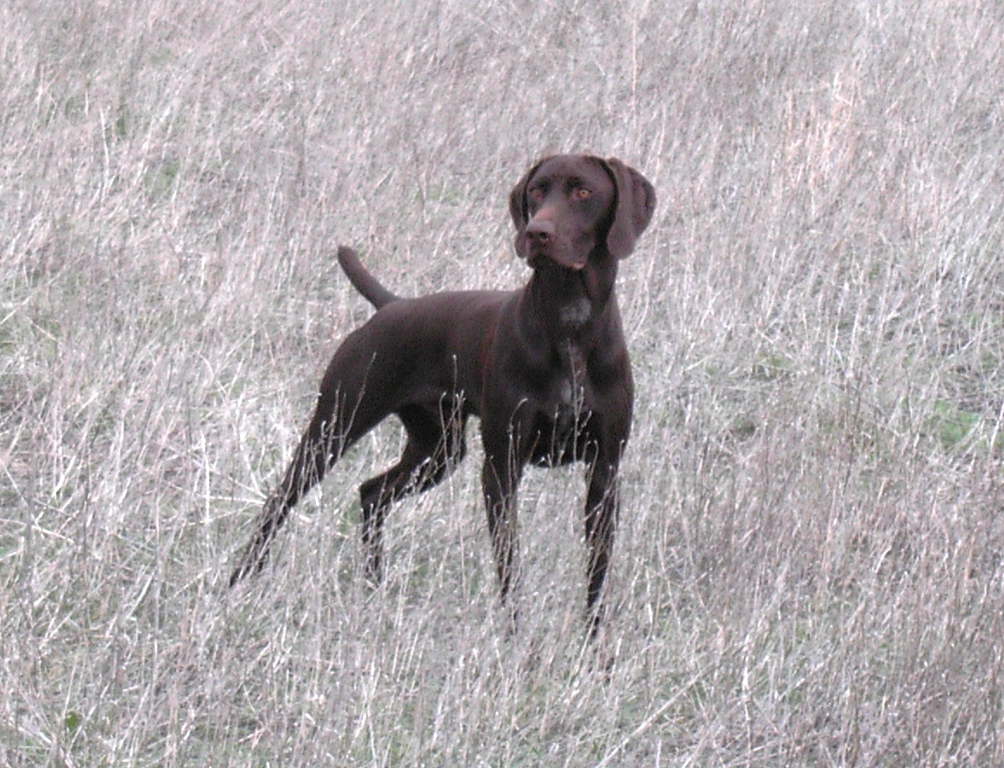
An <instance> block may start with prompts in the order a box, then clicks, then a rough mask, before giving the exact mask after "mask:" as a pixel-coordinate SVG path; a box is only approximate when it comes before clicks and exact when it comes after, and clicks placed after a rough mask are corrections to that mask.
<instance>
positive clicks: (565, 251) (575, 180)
mask: <svg viewBox="0 0 1004 768" xmlns="http://www.w3.org/2000/svg"><path fill="white" fill-rule="evenodd" d="M654 210H655V190H654V189H653V187H652V185H651V184H650V183H649V182H648V180H647V179H646V178H645V177H644V176H642V175H641V174H640V173H639V172H638V171H636V170H635V169H634V168H631V167H629V166H627V165H625V164H624V163H622V162H621V161H620V160H616V159H614V158H610V159H608V160H604V159H602V158H599V157H593V156H592V155H556V156H554V157H547V158H544V159H543V160H541V161H540V162H538V163H537V164H536V165H534V166H533V168H531V169H530V170H529V171H528V172H527V173H526V175H525V176H524V177H523V178H522V179H520V181H519V183H518V184H516V186H515V187H514V188H513V190H512V193H511V194H510V196H509V213H510V215H511V216H512V220H513V223H514V224H515V225H516V253H517V254H518V255H519V256H520V257H521V258H524V259H526V260H527V261H528V262H529V263H530V265H531V266H534V264H535V262H536V261H537V260H538V259H540V258H549V259H551V260H552V261H554V262H555V263H557V264H559V265H561V266H562V267H565V268H567V269H573V270H579V269H582V268H583V267H585V266H586V262H587V261H588V259H589V255H590V254H591V253H592V252H593V250H594V249H595V248H596V246H597V244H603V245H605V246H606V250H607V252H609V253H610V254H611V255H613V256H614V257H616V258H618V259H623V258H625V257H627V256H629V255H630V254H631V252H632V251H633V250H634V244H635V240H637V239H638V236H639V235H641V233H642V232H643V231H644V230H645V228H646V227H647V226H648V223H649V221H651V219H652V212H653V211H654Z"/></svg>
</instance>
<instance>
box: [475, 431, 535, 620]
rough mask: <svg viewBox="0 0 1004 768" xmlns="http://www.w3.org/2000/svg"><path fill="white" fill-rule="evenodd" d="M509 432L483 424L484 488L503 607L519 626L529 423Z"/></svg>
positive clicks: (489, 530) (482, 474)
mask: <svg viewBox="0 0 1004 768" xmlns="http://www.w3.org/2000/svg"><path fill="white" fill-rule="evenodd" d="M513 422H514V423H510V425H509V427H508V429H500V428H498V427H497V425H494V424H485V422H484V421H482V438H483V442H484V447H485V463H484V467H483V468H482V472H481V484H482V489H483V491H484V495H485V507H486V511H487V513H488V533H489V535H490V536H491V541H492V549H493V551H494V554H495V565H496V568H497V570H498V577H499V595H500V597H501V599H502V603H503V604H506V602H507V601H508V602H509V608H510V620H511V621H512V624H513V628H515V623H516V609H515V606H513V605H512V601H511V600H509V595H510V593H511V592H512V591H513V589H514V587H515V586H516V584H517V582H518V577H519V573H518V570H519V544H518V541H517V538H516V520H517V503H516V499H517V491H518V488H519V481H520V478H521V477H522V475H523V467H524V465H525V464H526V461H527V453H526V447H525V446H526V443H527V441H526V439H525V436H524V433H525V432H526V431H527V429H528V425H527V424H526V423H525V422H526V419H519V418H515V419H514V420H513Z"/></svg>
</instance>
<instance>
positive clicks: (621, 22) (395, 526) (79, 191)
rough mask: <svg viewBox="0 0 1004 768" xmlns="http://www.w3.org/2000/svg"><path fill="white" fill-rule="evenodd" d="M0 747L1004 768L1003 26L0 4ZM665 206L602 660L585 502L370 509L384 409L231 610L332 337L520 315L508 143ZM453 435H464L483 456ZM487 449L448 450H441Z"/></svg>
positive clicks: (774, 12) (888, 9)
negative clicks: (421, 310) (377, 286)
mask: <svg viewBox="0 0 1004 768" xmlns="http://www.w3.org/2000/svg"><path fill="white" fill-rule="evenodd" d="M0 30H2V31H0V627H2V629H0V649H2V664H0V764H4V765H10V766H28V765H32V766H34V765H48V766H91V765H93V766H98V765H109V766H112V765H114V766H118V765H137V766H146V765H157V766H164V765H166V766H171V765H212V766H231V765H233V766H245V765H247V766H265V765H272V766H274V765H332V766H417V765H428V766H442V765H455V766H540V765H548V766H550V765H554V766H587V765H611V766H612V765H631V766H681V767H682V766H802V765H804V766H919V765H925V766H927V765H930V766H941V765H945V766H948V765H953V766H954V765H973V766H995V765H1001V764H1004V741H1002V739H1004V701H1002V696H1004V679H1002V678H1004V662H1002V654H1004V639H1002V638H1004V613H1002V610H1004V559H1002V558H1004V527H1002V526H1004V524H1002V521H1001V519H1000V513H1001V509H1002V504H1004V492H1002V483H1004V477H1002V472H1004V460H1002V446H1004V435H1002V431H1004V368H1002V366H1004V258H1002V245H1004V224H1002V220H1004V218H1002V217H1004V78H1002V77H1001V73H1002V72H1004V54H1002V47H1001V46H1002V38H1004V12H1002V11H1001V6H1000V4H999V3H995V2H989V1H988V2H972V3H948V2H945V3H935V2H930V3H923V2H918V3H900V2H895V1H894V0H876V2H854V3H844V2H825V1H824V0H819V1H818V2H812V1H811V0H807V1H804V2H803V1H802V0H797V1H796V2H792V3H766V2H754V3H746V2H741V1H740V0H722V1H721V2H718V1H716V0H707V1H704V0H701V1H700V2H698V1H694V2H689V1H688V2H675V1H674V0H666V2H655V0H650V1H648V2H646V1H645V0H635V1H634V2H631V1H630V0H613V1H612V2H609V3H585V2H573V1H564V0H558V1H556V2H528V1H526V0H493V1H489V2H486V3H482V4H473V3H466V2H463V0H394V1H393V2H387V3H382V4H381V3H365V2H357V1H356V0H345V1H344V2H330V1H328V0H289V1H284V0H261V1H260V2H251V3H248V2H236V1H235V0H217V1H216V2H206V0H140V2H131V1H126V0H101V1H97V2H68V1H61V0H30V2H29V0H6V2H4V3H2V4H0ZM556 151H590V152H594V153H596V154H600V155H605V156H607V155H609V156H617V157H620V158H623V159H624V160H626V161H627V162H629V163H630V164H632V165H634V166H636V167H638V168H639V169H641V170H642V171H643V172H644V173H645V174H646V175H647V176H648V177H649V178H650V179H651V180H652V181H653V183H654V184H655V186H656V187H657V189H658V192H659V197H660V205H659V209H658V210H657V212H656V217H655V220H654V221H653V223H652V226H651V228H650V230H649V231H648V232H647V233H646V234H645V236H644V238H643V239H642V240H641V242H640V243H639V249H638V251H637V252H636V253H635V254H634V255H633V256H632V257H631V259H629V260H628V261H626V262H625V263H624V264H623V269H622V273H621V279H620V283H619V296H620V301H621V306H622V309H623V312H624V315H625V323H626V328H627V333H628V336H629V344H630V349H631V354H632V356H633V360H634V365H635V373H636V380H637V389H638V400H637V403H636V419H635V428H634V433H633V436H632V442H631V445H630V448H629V452H628V456H627V461H626V472H625V477H624V483H623V488H624V500H623V513H622V520H621V523H622V524H621V528H620V533H619V537H618V541H617V547H616V553H615V560H614V567H613V571H612V575H611V581H610V603H611V609H612V610H611V617H610V620H609V624H608V625H607V635H606V637H605V638H604V640H603V643H604V645H605V648H604V653H607V654H610V655H611V656H612V657H614V659H615V663H614V665H613V668H612V671H611V673H610V674H609V676H607V675H604V674H602V673H601V672H600V671H597V669H596V664H595V663H594V653H595V652H594V651H593V650H591V649H589V648H586V647H584V643H583V638H584V632H583V624H582V607H583V604H584V584H583V559H584V552H583V546H582V543H581V519H580V518H581V507H582V503H583V488H582V482H581V470H579V469H574V470H569V471H553V472H549V473H546V474H545V473H538V472H534V473H531V474H530V476H529V477H528V479H527V480H526V481H525V483H524V487H523V492H522V498H521V518H520V520H521V534H520V535H521V540H522V545H523V551H524V553H525V557H524V580H523V587H522V589H521V591H520V594H519V596H518V600H519V602H520V606H521V615H522V616H523V617H524V621H523V624H522V627H521V629H520V632H519V634H518V636H516V637H515V638H511V639H507V638H506V637H505V633H504V632H503V630H502V622H501V621H500V620H499V618H500V617H499V616H498V615H497V610H498V609H497V599H496V586H495V580H494V575H493V567H492V564H491V559H490V553H489V551H488V550H489V546H488V542H487V534H486V532H485V526H484V523H483V516H484V513H483V509H482V503H481V500H480V488H479V482H478V479H477V478H478V456H477V455H476V451H475V452H474V453H475V455H473V456H471V457H469V458H468V460H467V462H466V463H465V464H464V465H463V466H462V467H461V468H460V469H459V470H458V471H457V472H456V473H455V474H454V475H453V477H452V479H451V481H450V482H449V483H446V484H444V485H443V486H442V487H441V488H438V489H437V490H435V491H434V492H431V493H429V494H426V495H424V496H423V497H421V498H418V499H414V500H410V501H408V502H406V503H403V504H401V505H399V506H398V507H396V508H395V510H394V513H393V515H392V517H391V519H390V521H389V528H388V533H387V537H388V542H387V543H388V547H389V551H388V558H387V566H388V574H387V581H386V584H385V585H384V586H383V587H381V588H380V589H379V590H376V591H373V592H368V591H366V590H365V589H364V588H363V586H362V579H361V578H359V571H360V567H359V566H360V560H361V558H360V547H359V543H358V522H357V518H358V504H357V501H356V491H355V488H356V486H357V485H358V484H359V483H360V482H361V481H362V480H363V479H365V478H366V477H368V476H370V475H371V474H373V473H375V472H376V471H377V470H379V469H381V468H383V467H385V466H386V465H387V464H389V463H390V462H391V461H393V459H394V457H395V454H396V452H397V451H398V450H399V449H400V445H401V441H400V435H399V430H398V428H397V427H396V426H395V425H393V424H387V425H385V426H383V427H381V428H380V429H379V430H377V431H376V432H374V433H373V435H372V437H369V438H367V439H366V440H364V441H363V443H362V444H361V445H360V446H359V447H358V448H357V449H356V450H354V451H353V452H352V453H351V454H350V455H349V456H347V457H346V458H345V460H344V461H343V462H342V464H340V465H339V467H338V469H337V470H336V471H335V472H333V473H332V475H331V477H330V479H329V480H328V481H327V482H326V483H325V484H324V485H323V487H322V488H321V489H320V490H319V491H318V492H315V493H314V494H313V495H312V496H311V497H310V498H309V499H308V500H307V501H305V502H304V503H303V504H301V505H300V506H299V507H298V508H297V510H296V514H295V515H294V516H293V518H292V520H291V522H290V525H289V526H288V528H287V529H286V530H285V531H284V532H283V534H282V535H281V537H280V540H279V542H280V544H279V547H278V550H277V552H276V556H275V557H274V558H273V560H272V561H271V563H270V564H269V566H268V568H267V569H266V571H265V572H264V573H263V575H262V577H261V578H259V579H258V580H256V581H254V582H252V583H251V584H249V585H248V586H247V587H244V588H242V589H240V590H238V591H235V592H233V593H230V592H228V591H227V590H226V589H225V588H224V577H225V575H226V574H227V572H228V567H229V566H231V565H232V563H233V558H234V555H235V553H236V552H237V551H238V548H239V547H240V546H241V544H242V543H243V542H244V540H245V538H246V536H247V535H248V533H249V530H250V523H251V520H252V517H253V515H254V514H255V513H256V512H257V510H258V508H259V506H260V504H261V501H262V499H263V497H264V495H265V494H266V493H267V492H268V490H269V489H270V488H271V487H272V486H273V484H274V483H275V482H276V481H277V479H278V477H279V475H280V473H281V471H282V469H283V467H284V465H285V463H286V461H287V460H288V459H289V456H290V454H291V451H292V449H293V447H294V445H295V441H296V440H297V438H298V435H299V432H300V430H301V429H302V428H303V426H304V424H305V422H306V419H307V416H308V414H309V411H310V407H311V402H312V399H313V396H314V392H315V387H316V385H317V381H318V378H319V375H320V373H321V371H322V370H323V367H324V365H325V363H326V361H327V358H328V356H329V355H330V354H331V352H332V351H333V349H334V348H335V346H336V345H337V343H338V341H339V340H340V339H341V338H342V337H343V336H344V335H345V334H346V333H347V332H348V331H349V330H350V329H351V328H353V327H354V326H355V325H357V324H358V323H360V322H361V321H362V320H363V319H364V318H366V317H367V316H368V315H369V312H370V310H369V308H368V307H367V305H366V304H365V302H364V301H363V300H362V299H361V298H360V297H359V296H358V295H356V294H355V293H353V292H352V290H351V289H350V288H349V286H348V284H347V281H346V280H345V279H344V277H343V275H342V274H341V272H340V271H339V269H338V267H337V264H336V262H335V260H334V249H335V246H336V245H337V244H339V243H346V244H350V245H354V246H356V247H357V248H359V249H360V250H361V251H362V252H363V253H364V258H365V260H366V262H367V264H368V265H369V266H370V267H372V268H373V270H374V272H375V273H376V274H378V275H379V276H380V278H381V279H382V280H383V281H384V282H385V283H386V284H387V285H388V286H389V287H390V288H392V289H393V290H394V291H396V292H399V293H401V294H406V295H407V294H418V293H424V292H429V291H434V290H438V289H442V288H464V287H496V288H504V287H514V286H517V285H518V284H519V283H520V282H521V281H522V280H524V279H525V266H524V265H523V264H521V263H520V262H519V261H518V260H517V259H516V258H515V256H514V255H513V252H512V248H511V245H510V240H511V233H512V230H511V224H510V223H509V221H508V215H507V210H506V197H507V194H508V191H509V189H510V187H511V185H512V184H513V183H514V182H515V181H516V180H517V178H518V177H519V176H520V174H521V173H522V172H523V171H524V170H525V169H526V168H527V167H528V166H529V164H530V163H531V162H532V161H533V160H534V159H536V158H537V157H539V156H541V155H543V154H545V153H550V152H556ZM473 437H474V436H473V435H472V438H473ZM476 442H477V440H476V439H472V444H475V443H476Z"/></svg>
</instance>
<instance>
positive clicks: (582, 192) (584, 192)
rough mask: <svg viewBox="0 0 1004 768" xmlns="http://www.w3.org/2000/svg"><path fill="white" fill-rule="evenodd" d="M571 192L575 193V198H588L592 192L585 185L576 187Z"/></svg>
mask: <svg viewBox="0 0 1004 768" xmlns="http://www.w3.org/2000/svg"><path fill="white" fill-rule="evenodd" d="M572 194H573V195H575V199H576V200H588V199H589V198H590V197H591V196H592V194H593V192H592V190H589V189H586V188H585V187H577V188H576V190H575V191H574V192H573V193H572Z"/></svg>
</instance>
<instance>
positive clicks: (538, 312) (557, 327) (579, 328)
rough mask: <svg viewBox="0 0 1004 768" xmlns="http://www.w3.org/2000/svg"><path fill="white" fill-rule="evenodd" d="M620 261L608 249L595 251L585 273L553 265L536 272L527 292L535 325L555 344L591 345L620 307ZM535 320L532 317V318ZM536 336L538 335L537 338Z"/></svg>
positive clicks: (531, 319) (537, 329)
mask: <svg viewBox="0 0 1004 768" xmlns="http://www.w3.org/2000/svg"><path fill="white" fill-rule="evenodd" d="M616 277H617V260H616V259H615V258H613V257H612V256H611V255H610V254H609V253H607V252H606V250H605V249H604V250H603V251H601V252H596V251H594V252H593V253H592V254H590V256H589V260H588V261H587V263H586V266H585V267H583V268H582V269H581V270H578V271H576V270H571V269H565V268H563V267H560V266H558V265H557V264H554V263H553V262H547V263H543V264H541V265H540V266H538V267H537V268H536V269H534V271H533V274H532V275H531V277H530V280H529V282H528V283H527V284H526V287H525V288H524V299H525V301H526V302H527V305H526V307H527V310H528V311H529V315H528V316H527V317H526V318H525V319H526V320H527V321H532V323H535V324H536V323H541V322H542V323H543V327H540V328H536V329H534V330H536V331H537V332H541V331H543V332H545V333H546V334H547V337H548V338H549V339H550V340H551V341H552V342H561V343H564V342H566V341H572V342H573V343H588V341H589V338H590V336H591V335H592V331H593V330H594V329H595V328H597V327H598V326H599V325H602V323H603V322H604V318H605V317H606V316H607V314H608V312H609V309H610V306H611V305H614V304H616V297H615V296H614V291H613V288H614V281H615V279H616ZM531 316H532V317H531ZM533 335H536V334H533Z"/></svg>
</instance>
